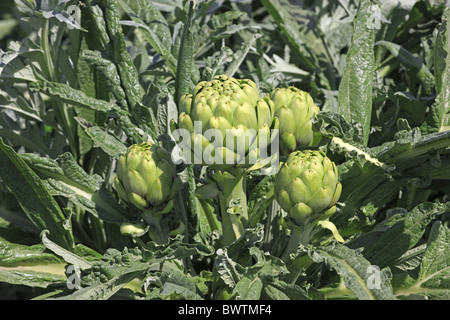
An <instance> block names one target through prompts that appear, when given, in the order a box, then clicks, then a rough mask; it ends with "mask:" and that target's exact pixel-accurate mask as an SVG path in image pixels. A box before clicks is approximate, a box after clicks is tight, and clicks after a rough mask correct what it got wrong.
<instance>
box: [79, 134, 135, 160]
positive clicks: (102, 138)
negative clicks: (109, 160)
mask: <svg viewBox="0 0 450 320" xmlns="http://www.w3.org/2000/svg"><path fill="white" fill-rule="evenodd" d="M86 133H87V134H88V135H89V137H90V138H91V139H92V142H93V143H94V147H98V148H100V149H102V150H103V151H104V152H105V153H106V154H108V155H109V156H111V157H117V156H119V155H121V154H123V153H125V152H126V151H127V146H126V145H125V144H124V143H123V142H122V141H120V140H119V139H118V138H116V137H115V136H113V135H112V134H110V133H109V132H107V131H106V130H105V129H103V128H101V127H99V126H93V127H89V128H87V129H86Z"/></svg>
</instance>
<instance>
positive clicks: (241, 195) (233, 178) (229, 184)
mask: <svg viewBox="0 0 450 320" xmlns="http://www.w3.org/2000/svg"><path fill="white" fill-rule="evenodd" d="M245 177H246V171H245V169H238V168H233V169H229V170H228V171H225V172H217V173H216V174H215V175H214V178H215V180H216V182H217V185H218V187H219V189H220V193H219V205H220V212H221V216H222V232H223V245H224V246H227V245H230V244H231V243H232V242H233V241H235V240H237V239H239V238H240V237H241V236H242V234H243V233H244V229H245V227H246V225H247V221H248V213H247V195H246V193H245Z"/></svg>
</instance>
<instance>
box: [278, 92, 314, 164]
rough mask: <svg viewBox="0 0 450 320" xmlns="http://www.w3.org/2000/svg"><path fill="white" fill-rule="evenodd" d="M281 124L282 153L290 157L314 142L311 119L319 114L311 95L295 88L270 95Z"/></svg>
mask: <svg viewBox="0 0 450 320" xmlns="http://www.w3.org/2000/svg"><path fill="white" fill-rule="evenodd" d="M270 99H271V100H272V101H273V103H274V106H275V116H276V117H277V118H278V121H279V122H280V153H281V154H282V155H286V156H287V155H289V154H290V153H291V152H293V151H294V150H296V149H297V148H298V147H300V146H310V145H311V143H312V141H313V130H312V121H311V118H312V117H313V116H314V115H315V114H316V113H318V112H319V107H317V106H316V105H315V104H314V101H313V99H312V98H311V96H310V95H309V93H307V92H305V91H302V90H300V89H297V88H295V87H288V88H276V89H274V90H273V91H272V93H271V94H270Z"/></svg>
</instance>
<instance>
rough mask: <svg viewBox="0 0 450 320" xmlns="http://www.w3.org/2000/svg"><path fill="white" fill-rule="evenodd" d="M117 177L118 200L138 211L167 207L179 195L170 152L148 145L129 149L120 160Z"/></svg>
mask: <svg viewBox="0 0 450 320" xmlns="http://www.w3.org/2000/svg"><path fill="white" fill-rule="evenodd" d="M116 173H117V176H116V178H115V179H114V185H115V188H116V190H117V193H118V195H119V197H120V198H121V199H122V200H124V201H125V202H127V203H129V204H132V205H134V206H135V207H137V208H138V209H141V210H144V209H152V208H155V207H160V206H166V204H167V203H169V202H170V200H172V199H173V198H174V197H175V195H176V193H177V191H178V183H177V180H176V179H175V178H176V166H175V164H174V163H173V162H172V159H171V155H170V152H168V151H167V150H166V149H164V148H162V147H160V146H158V145H156V144H153V143H150V142H146V143H142V144H134V145H132V146H130V147H129V148H128V150H127V152H126V154H123V155H122V156H120V158H119V161H118V163H117V169H116Z"/></svg>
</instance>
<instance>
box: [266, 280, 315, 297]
mask: <svg viewBox="0 0 450 320" xmlns="http://www.w3.org/2000/svg"><path fill="white" fill-rule="evenodd" d="M262 298H263V299H266V298H268V299H271V300H309V298H308V295H307V294H306V292H305V290H303V289H302V288H301V287H299V286H297V285H295V284H288V283H286V282H284V281H282V280H274V281H271V282H269V283H268V284H266V285H265V286H264V293H263V295H262Z"/></svg>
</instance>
